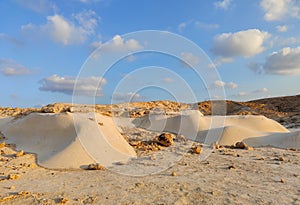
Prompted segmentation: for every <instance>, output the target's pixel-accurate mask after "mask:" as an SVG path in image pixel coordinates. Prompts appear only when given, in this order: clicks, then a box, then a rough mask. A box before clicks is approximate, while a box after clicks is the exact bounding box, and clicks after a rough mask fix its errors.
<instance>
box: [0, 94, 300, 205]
mask: <svg viewBox="0 0 300 205" xmlns="http://www.w3.org/2000/svg"><path fill="white" fill-rule="evenodd" d="M190 107H193V109H194V108H195V105H189V104H185V103H176V102H171V101H155V102H137V103H130V104H118V105H96V106H87V105H71V104H63V103H56V104H51V105H48V106H45V107H42V108H0V116H1V118H0V131H1V135H0V143H1V144H0V152H1V155H0V204H300V160H299V159H300V131H299V130H300V95H298V96H289V97H278V98H268V99H261V100H255V101H249V102H234V101H226V102H224V101H223V102H221V101H215V102H208V101H206V102H201V103H198V104H197V109H196V110H195V109H194V110H192V111H191V110H188V109H189V108H190ZM185 109H186V110H188V111H184V112H182V110H185ZM211 110H215V112H213V113H212V112H211ZM225 115H227V117H226V118H223V117H224V116H225ZM222 116H223V117H222ZM199 119H200V120H199ZM213 120H216V121H217V123H216V124H215V125H213V126H212V124H211V123H210V122H211V121H213ZM221 120H224V121H222V123H221V125H219V122H220V121H221ZM115 123H116V124H118V126H115ZM164 123H165V124H164ZM178 123H179V124H178ZM162 124H164V126H161V125H162ZM74 125H75V127H74ZM178 125H183V126H182V127H181V129H179V128H178ZM221 127H222V129H221ZM99 130H100V134H97V133H98V132H99ZM209 133H210V134H211V136H212V139H208V140H207V139H206V138H205V136H207V134H209ZM193 135H195V136H193ZM217 135H218V136H220V137H218V138H214V136H217ZM86 139H88V140H87V141H85V140H86ZM93 139H97V140H98V141H97V142H95V140H93ZM108 145H109V146H108Z"/></svg>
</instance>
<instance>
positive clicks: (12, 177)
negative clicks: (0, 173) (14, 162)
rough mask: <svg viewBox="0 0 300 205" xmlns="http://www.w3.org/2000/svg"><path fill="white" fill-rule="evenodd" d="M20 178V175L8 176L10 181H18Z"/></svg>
mask: <svg viewBox="0 0 300 205" xmlns="http://www.w3.org/2000/svg"><path fill="white" fill-rule="evenodd" d="M19 178H20V175H19V174H9V175H8V179H10V180H16V179H19Z"/></svg>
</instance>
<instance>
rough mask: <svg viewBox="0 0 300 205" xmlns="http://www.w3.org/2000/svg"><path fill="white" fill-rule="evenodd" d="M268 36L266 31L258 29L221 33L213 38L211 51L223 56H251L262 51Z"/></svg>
mask: <svg viewBox="0 0 300 205" xmlns="http://www.w3.org/2000/svg"><path fill="white" fill-rule="evenodd" d="M269 36H270V34H269V33H268V32H264V31H260V30H258V29H249V30H244V31H239V32H236V33H222V34H220V35H217V36H216V37H215V38H214V40H213V48H212V52H213V53H214V54H216V55H218V56H222V57H225V58H230V57H234V56H244V57H251V56H254V55H256V54H259V53H261V52H262V51H264V49H265V48H264V46H263V44H264V42H265V40H266V39H267V38H268V37H269Z"/></svg>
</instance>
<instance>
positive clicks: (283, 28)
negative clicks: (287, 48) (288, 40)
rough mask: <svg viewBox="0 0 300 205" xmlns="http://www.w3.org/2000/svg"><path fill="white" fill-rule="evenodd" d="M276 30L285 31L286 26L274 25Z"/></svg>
mask: <svg viewBox="0 0 300 205" xmlns="http://www.w3.org/2000/svg"><path fill="white" fill-rule="evenodd" d="M276 29H277V31H278V32H287V30H288V27H287V26H286V25H282V26H276Z"/></svg>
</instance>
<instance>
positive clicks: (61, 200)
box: [57, 197, 69, 204]
mask: <svg viewBox="0 0 300 205" xmlns="http://www.w3.org/2000/svg"><path fill="white" fill-rule="evenodd" d="M57 202H58V203H61V204H66V203H68V202H69V199H68V198H66V197H61V198H59V199H58V200H57Z"/></svg>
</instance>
